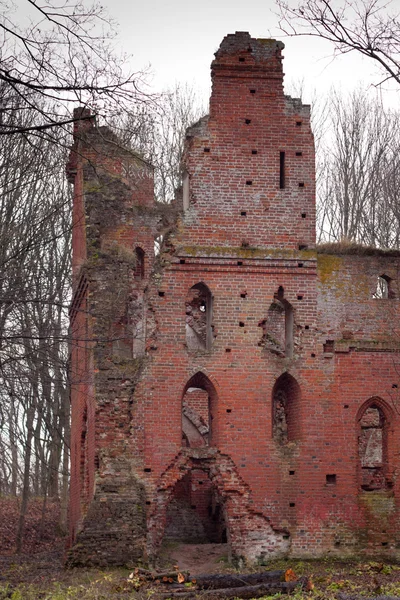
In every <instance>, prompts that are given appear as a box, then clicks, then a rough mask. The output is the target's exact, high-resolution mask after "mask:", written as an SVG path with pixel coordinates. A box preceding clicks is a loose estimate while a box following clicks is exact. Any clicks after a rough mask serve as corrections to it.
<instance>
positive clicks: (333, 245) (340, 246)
mask: <svg viewBox="0 0 400 600" xmlns="http://www.w3.org/2000/svg"><path fill="white" fill-rule="evenodd" d="M316 250H317V252H318V254H339V255H346V254H347V255H350V256H386V257H399V256H400V249H399V250H397V249H395V248H375V247H374V246H364V245H363V244H359V243H357V242H352V241H350V240H341V241H340V242H326V243H325V244H318V245H317V246H316Z"/></svg>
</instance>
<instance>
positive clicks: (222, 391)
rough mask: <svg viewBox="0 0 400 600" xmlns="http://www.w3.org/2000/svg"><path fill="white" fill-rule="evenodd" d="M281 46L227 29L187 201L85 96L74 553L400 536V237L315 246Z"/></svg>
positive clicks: (314, 552) (360, 544) (74, 560)
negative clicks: (157, 177) (389, 242)
mask: <svg viewBox="0 0 400 600" xmlns="http://www.w3.org/2000/svg"><path fill="white" fill-rule="evenodd" d="M282 50H283V44H282V43H281V42H277V41H275V40H271V39H253V38H251V37H250V35H249V34H248V33H244V32H238V33H236V34H234V35H228V36H227V37H225V39H224V40H223V42H222V44H221V46H220V48H219V50H218V51H217V52H216V54H215V59H214V60H213V62H212V65H211V73H212V84H213V86H212V95H211V100H210V112H209V115H207V116H206V117H204V118H202V119H201V120H200V121H199V122H198V123H196V124H195V125H193V126H192V127H191V128H190V129H189V130H188V131H187V137H186V148H185V152H184V156H183V159H182V169H183V186H182V189H181V190H180V191H179V192H178V193H177V197H176V200H175V202H174V203H172V204H171V205H168V206H166V205H163V204H160V203H158V202H156V201H155V200H154V192H153V169H152V166H151V165H150V164H148V163H146V161H144V160H143V159H142V158H141V157H140V156H139V155H137V154H135V153H134V152H132V151H130V150H128V149H123V148H121V145H120V144H119V143H118V139H117V138H116V137H115V135H114V134H113V133H112V132H110V131H109V130H108V129H107V128H102V127H97V126H96V123H95V120H94V119H93V118H92V117H91V116H90V114H89V113H88V112H87V111H86V110H82V111H81V112H80V113H79V112H78V113H76V116H77V117H80V118H81V120H79V121H77V122H76V127H75V136H74V145H73V148H72V151H71V155H70V160H69V163H68V168H67V171H68V175H69V178H70V181H72V182H73V183H74V206H73V289H74V297H73V303H72V306H71V335H72V352H71V402H72V438H71V469H72V474H71V502H70V551H69V558H68V560H69V563H70V564H97V565H105V564H124V563H126V562H129V563H131V564H132V563H135V562H140V561H143V562H146V561H149V560H150V561H151V560H152V559H154V558H155V557H156V556H157V553H158V551H159V549H160V546H161V543H162V542H163V540H165V539H176V540H182V541H186V542H190V541H192V542H207V541H209V542H210V541H211V542H226V543H227V544H228V545H229V549H230V553H231V556H232V558H233V559H236V560H239V561H247V562H249V563H265V562H266V561H268V559H270V558H275V557H278V556H284V555H291V556H303V557H316V556H321V555H324V554H327V553H332V554H337V555H346V554H356V553H359V552H368V551H371V552H373V553H374V554H375V555H376V553H377V552H379V553H382V554H385V553H386V554H388V553H390V555H391V556H394V555H395V554H396V553H397V549H398V547H399V544H400V527H399V499H400V489H399V486H400V478H399V477H398V468H399V451H400V448H399V446H400V436H399V408H400V398H399V395H398V392H399V390H398V386H399V385H400V383H399V371H400V364H399V350H400V343H399V341H400V338H399V333H400V332H399V328H400V325H399V319H398V313H399V298H400V289H399V266H400V257H399V254H398V253H396V252H392V253H390V252H383V251H378V250H370V251H368V250H366V249H358V250H354V254H350V253H348V252H347V253H346V251H345V249H344V247H343V246H340V245H339V246H338V247H335V246H333V245H332V246H331V247H328V248H326V247H325V248H322V249H318V248H316V247H315V172H314V143H313V135H312V132H311V128H310V110H309V107H308V106H304V105H302V103H301V102H300V101H299V100H298V99H294V98H290V97H288V96H285V95H284V92H283V72H282Z"/></svg>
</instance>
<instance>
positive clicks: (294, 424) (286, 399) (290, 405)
mask: <svg viewBox="0 0 400 600" xmlns="http://www.w3.org/2000/svg"><path fill="white" fill-rule="evenodd" d="M300 398H301V393H300V386H299V384H298V383H297V381H296V380H295V378H294V377H292V376H291V375H289V373H283V375H281V376H280V377H278V379H277V380H276V382H275V385H274V388H273V390H272V435H273V438H274V439H275V441H276V442H277V443H278V444H280V445H285V444H287V443H288V442H293V441H295V440H297V439H299V438H300Z"/></svg>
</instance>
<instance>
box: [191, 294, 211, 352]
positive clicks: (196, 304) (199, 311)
mask: <svg viewBox="0 0 400 600" xmlns="http://www.w3.org/2000/svg"><path fill="white" fill-rule="evenodd" d="M211 323H212V296H211V292H210V290H209V289H208V287H207V286H206V285H205V284H204V283H197V284H196V285H194V286H193V287H192V288H190V290H189V293H188V295H187V296H186V345H187V347H188V349H189V350H193V351H196V350H210V349H211V344H212V325H211Z"/></svg>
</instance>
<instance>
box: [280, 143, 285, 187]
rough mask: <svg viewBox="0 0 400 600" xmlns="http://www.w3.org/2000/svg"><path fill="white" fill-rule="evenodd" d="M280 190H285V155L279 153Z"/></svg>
mask: <svg viewBox="0 0 400 600" xmlns="http://www.w3.org/2000/svg"><path fill="white" fill-rule="evenodd" d="M279 188H280V189H281V190H283V189H285V153H284V152H280V153H279Z"/></svg>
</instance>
